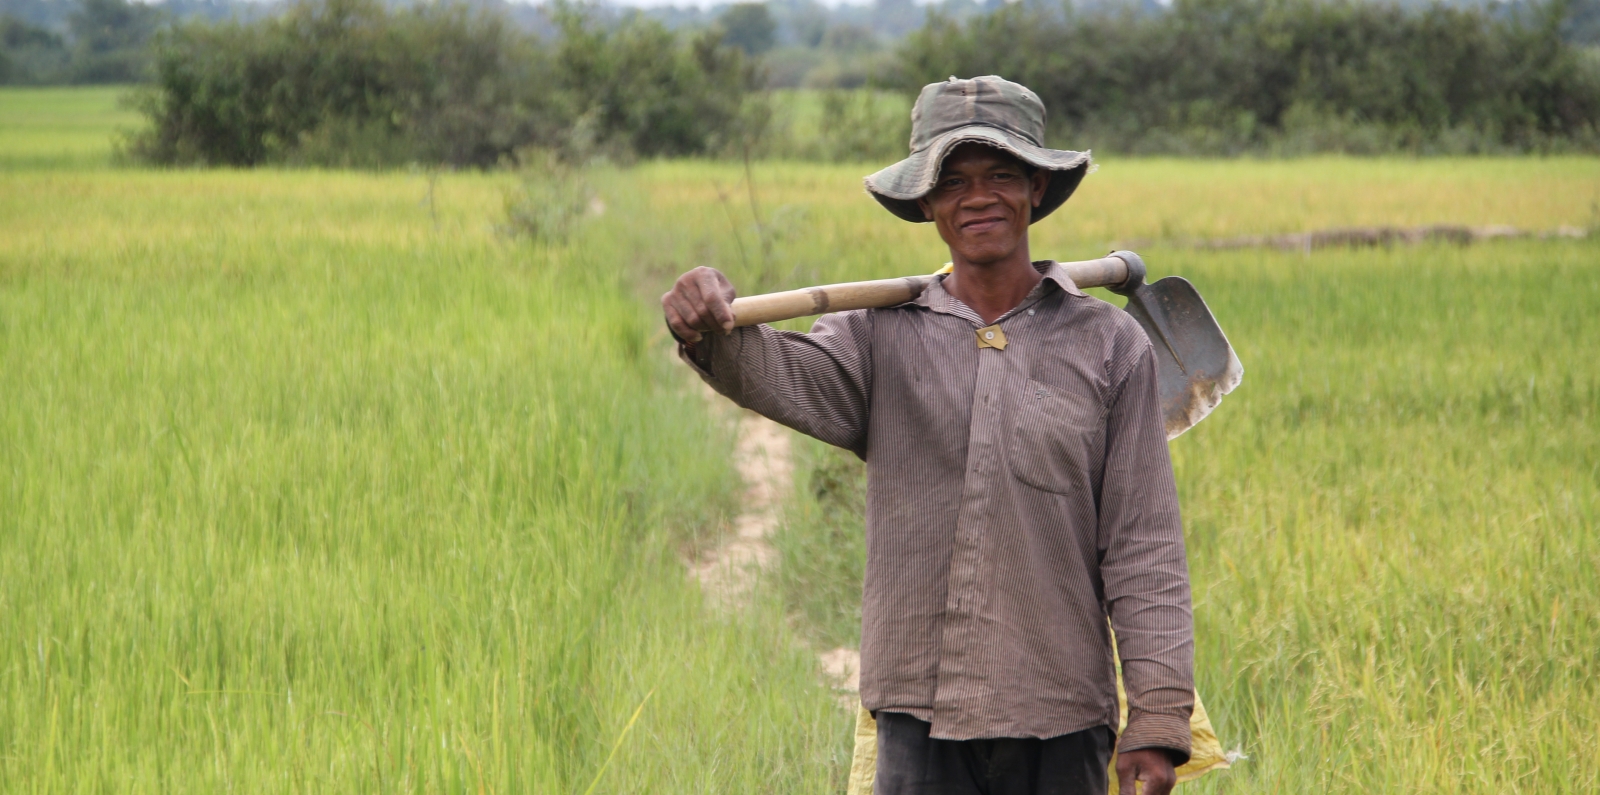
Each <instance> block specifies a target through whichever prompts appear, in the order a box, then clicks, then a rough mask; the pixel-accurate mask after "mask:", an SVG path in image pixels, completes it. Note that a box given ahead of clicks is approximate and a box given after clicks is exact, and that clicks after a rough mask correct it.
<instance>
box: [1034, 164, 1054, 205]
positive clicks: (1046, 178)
mask: <svg viewBox="0 0 1600 795" xmlns="http://www.w3.org/2000/svg"><path fill="white" fill-rule="evenodd" d="M1053 176H1055V172H1053V171H1045V170H1044V169H1042V168H1041V169H1039V170H1038V171H1035V172H1033V206H1035V207H1038V206H1039V204H1040V203H1041V202H1043V201H1044V190H1045V188H1048V187H1050V178H1051V177H1053Z"/></svg>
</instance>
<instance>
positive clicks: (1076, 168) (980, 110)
mask: <svg viewBox="0 0 1600 795" xmlns="http://www.w3.org/2000/svg"><path fill="white" fill-rule="evenodd" d="M969 141H972V142H976V143H981V144H986V145H988V146H992V147H994V148H996V149H1000V150H1003V151H1005V152H1009V153H1011V154H1012V155H1014V156H1016V157H1017V158H1018V159H1020V160H1022V161H1023V162H1025V163H1027V164H1029V165H1031V166H1033V167H1034V168H1041V169H1044V170H1046V171H1050V172H1054V174H1055V176H1053V177H1051V178H1050V185H1049V187H1047V188H1046V189H1045V193H1044V199H1043V201H1041V202H1040V203H1039V206H1038V207H1035V208H1034V210H1033V217H1032V221H1038V220H1039V219H1041V218H1043V217H1045V216H1047V215H1049V214H1050V213H1052V212H1054V211H1055V209H1056V208H1057V207H1060V206H1061V204H1062V202H1065V201H1066V200H1067V197H1069V196H1071V195H1072V192H1073V191H1075V190H1077V189H1078V183H1080V182H1082V181H1083V177H1084V175H1085V174H1087V173H1089V162H1090V161H1089V153H1088V152H1071V151H1066V150H1061V149H1046V148H1045V147H1044V146H1043V141H1044V103H1043V102H1040V101H1039V95H1037V94H1035V93H1033V92H1032V91H1030V90H1028V88H1027V86H1023V85H1020V84H1017V83H1013V82H1011V81H1010V80H1006V79H1005V78H1002V77H998V76H996V75H987V76H984V77H974V78H971V79H969V80H961V79H958V78H955V77H951V78H950V79H949V80H946V81H944V82H942V83H929V84H928V85H925V86H923V87H922V93H921V94H920V95H919V96H918V97H917V104H916V105H915V106H913V107H912V108H911V156H910V157H907V158H906V159H904V160H902V161H900V162H898V163H895V164H894V165H892V166H889V167H888V168H886V169H883V170H882V171H879V172H878V173H876V174H873V175H871V176H869V177H867V178H866V180H865V181H866V184H867V191H868V192H869V193H871V194H872V198H874V199H877V200H878V203H879V204H882V205H883V206H884V207H885V208H887V209H888V210H889V212H891V213H894V214H895V215H896V216H899V217H900V218H903V219H905V220H907V221H911V222H914V223H924V222H926V221H927V220H928V219H927V218H926V217H924V216H923V215H922V208H920V207H918V206H917V199H920V198H922V197H923V196H926V195H927V193H928V191H931V190H933V185H934V183H935V182H937V181H938V180H939V169H940V167H942V166H943V165H944V158H945V156H946V155H948V154H950V150H952V149H954V148H955V147H956V146H957V145H959V144H963V143H967V142H969Z"/></svg>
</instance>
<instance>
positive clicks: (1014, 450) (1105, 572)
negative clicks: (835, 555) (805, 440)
mask: <svg viewBox="0 0 1600 795" xmlns="http://www.w3.org/2000/svg"><path fill="white" fill-rule="evenodd" d="M1035 268H1037V269H1038V270H1039V271H1040V272H1041V273H1042V274H1043V276H1044V279H1043V280H1042V281H1041V282H1040V283H1039V285H1038V286H1037V287H1036V288H1035V289H1034V290H1033V291H1032V292H1031V293H1030V294H1029V295H1028V297H1027V298H1026V299H1024V300H1023V301H1022V303H1021V304H1019V305H1018V306H1017V307H1016V308H1015V309H1013V310H1011V311H1010V312H1008V313H1006V314H1005V315H1004V316H1003V317H1001V318H1000V319H999V320H998V321H997V322H996V323H994V324H992V325H990V326H987V327H985V325H984V323H983V320H982V319H981V318H980V317H979V316H978V315H977V313H975V312H973V311H972V310H971V309H970V308H969V307H967V306H966V305H964V304H962V303H961V302H960V301H958V300H956V299H955V298H954V297H952V296H951V295H950V294H949V292H947V291H946V290H945V289H944V286H943V282H942V281H935V282H934V283H933V284H931V285H930V286H929V287H928V288H927V290H926V291H924V292H923V294H922V295H921V296H920V297H918V298H917V299H916V300H915V301H912V302H910V303H906V304H902V305H900V306H896V307H891V308H886V309H872V310H858V311H851V312H840V313H837V314H830V315H824V316H823V317H822V318H820V319H818V320H817V322H816V324H815V325H814V326H813V328H812V330H811V332H810V333H809V334H801V333H795V332H787V331H778V330H775V329H772V328H770V327H767V326H752V327H745V328H740V329H736V330H735V331H734V332H733V334H731V335H728V336H721V335H716V334H708V335H707V336H706V337H705V338H704V339H703V340H702V341H701V342H700V343H698V344H696V345H693V346H683V347H682V348H681V355H682V356H683V358H684V359H685V360H686V361H687V362H688V363H689V364H690V365H691V366H693V367H694V368H695V369H696V371H698V372H699V374H700V375H701V377H702V378H704V379H705V381H706V382H707V383H709V384H710V385H711V387H712V388H714V389H715V390H717V391H718V392H720V393H722V394H723V395H725V396H727V397H728V398H730V399H731V400H733V402H735V403H737V404H739V405H741V406H744V407H746V408H749V409H752V410H754V411H756V412H758V413H760V414H763V415H765V416H767V417H770V418H772V419H773V420H776V421H777V422H779V423H782V424H784V425H787V426H789V427H791V428H794V429H795V430H798V431H800V432H801V433H805V434H808V435H810V436H814V437H816V438H818V439H821V440H822V441H824V442H828V443H830V444H834V445H837V446H839V447H843V448H846V449H848V450H851V451H853V452H855V453H856V454H857V455H858V456H861V457H862V458H863V459H864V460H865V461H866V463H867V516H866V534H867V538H866V545H867V565H866V577H865V582H864V585H863V594H862V596H863V598H862V605H861V622H862V627H861V701H862V704H863V705H864V706H865V707H866V708H867V709H869V710H872V711H874V712H878V711H883V710H886V711H891V712H903V713H908V714H911V715H914V716H916V717H918V718H921V719H923V720H926V721H929V722H930V723H932V724H933V736H934V737H938V738H943V739H955V740H965V739H976V738H987V737H1040V738H1048V737H1055V736H1059V735H1063V734H1068V733H1071V732H1075V731H1080V730H1083V729H1087V728H1091V727H1094V726H1110V727H1111V728H1113V729H1115V728H1116V727H1117V722H1118V710H1117V693H1116V679H1115V669H1114V665H1115V658H1114V655H1113V651H1112V646H1111V636H1110V631H1108V628H1107V623H1108V622H1107V617H1108V616H1109V617H1110V621H1109V624H1110V627H1111V630H1114V631H1115V633H1116V639H1117V643H1118V648H1119V651H1120V654H1121V657H1122V665H1123V678H1124V682H1125V685H1126V688H1127V694H1128V705H1129V716H1128V725H1127V728H1126V730H1125V731H1124V732H1123V735H1122V737H1121V738H1120V741H1119V743H1118V748H1119V749H1120V750H1122V751H1129V750H1136V749H1140V748H1163V749H1169V750H1171V751H1173V752H1176V753H1177V754H1178V755H1179V756H1180V757H1187V755H1188V753H1189V715H1190V711H1191V710H1192V708H1193V687H1194V685H1193V653H1194V639H1193V619H1192V615H1191V612H1190V603H1189V579H1188V568H1187V563H1186V560H1185V556H1184V544H1183V530H1182V525H1181V522H1180V519H1179V515H1178V496H1177V489H1176V487H1175V485H1174V482H1173V476H1172V463H1171V460H1170V458H1169V457H1168V453H1167V442H1166V433H1165V430H1164V427H1163V422H1162V413H1161V405H1160V397H1159V394H1158V392H1157V388H1156V369H1155V355H1154V352H1153V350H1152V348H1151V344H1150V341H1149V339H1148V338H1147V337H1146V336H1145V334H1144V332H1143V331H1142V330H1141V329H1140V328H1139V325H1138V324H1137V322H1135V321H1134V320H1133V318H1131V317H1130V316H1128V315H1127V314H1126V313H1124V312H1122V311H1120V310H1118V309H1117V308H1116V307H1114V306H1112V305H1110V304H1107V303H1105V302H1103V301H1100V300H1098V299H1095V298H1092V297H1090V296H1088V295H1086V294H1084V293H1083V292H1082V291H1081V290H1079V289H1078V288H1077V286H1076V285H1074V284H1073V283H1072V280H1071V278H1070V277H1068V276H1067V275H1066V273H1065V272H1064V271H1062V269H1061V267H1060V266H1059V265H1057V264H1056V263H1054V262H1048V261H1046V262H1039V263H1035Z"/></svg>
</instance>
